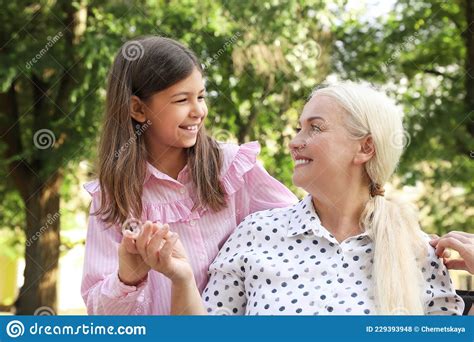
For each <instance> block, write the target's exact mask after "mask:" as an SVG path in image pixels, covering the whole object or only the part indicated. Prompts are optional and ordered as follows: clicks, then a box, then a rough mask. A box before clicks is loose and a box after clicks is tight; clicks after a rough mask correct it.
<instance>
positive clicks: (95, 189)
mask: <svg viewBox="0 0 474 342" xmlns="http://www.w3.org/2000/svg"><path fill="white" fill-rule="evenodd" d="M82 187H83V188H84V189H85V190H86V191H87V192H88V193H89V194H90V195H91V196H94V195H95V194H97V193H99V192H100V183H99V180H98V179H95V180H93V181H90V182H87V183H84V184H83V185H82Z"/></svg>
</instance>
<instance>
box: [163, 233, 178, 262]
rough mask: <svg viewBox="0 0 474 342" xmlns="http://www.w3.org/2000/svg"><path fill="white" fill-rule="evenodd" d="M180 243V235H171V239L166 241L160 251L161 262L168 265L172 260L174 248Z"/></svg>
mask: <svg viewBox="0 0 474 342" xmlns="http://www.w3.org/2000/svg"><path fill="white" fill-rule="evenodd" d="M177 241H178V234H176V233H171V236H170V237H169V239H167V240H166V242H165V244H164V245H163V248H161V250H160V251H159V253H160V254H159V256H160V262H163V263H167V262H168V260H169V259H170V258H171V254H172V253H173V248H174V246H175V245H176V242H177Z"/></svg>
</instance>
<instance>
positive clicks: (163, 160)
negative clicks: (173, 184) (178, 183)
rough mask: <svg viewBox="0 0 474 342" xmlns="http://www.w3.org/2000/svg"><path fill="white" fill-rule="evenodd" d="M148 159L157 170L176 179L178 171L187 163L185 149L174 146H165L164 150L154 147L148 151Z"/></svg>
mask: <svg viewBox="0 0 474 342" xmlns="http://www.w3.org/2000/svg"><path fill="white" fill-rule="evenodd" d="M148 161H149V163H150V164H152V165H153V166H154V167H155V168H156V169H157V170H159V171H161V172H163V173H165V174H167V175H168V176H170V177H171V178H173V179H178V175H179V173H180V172H181V170H182V169H183V168H184V167H185V166H186V163H187V155H186V150H185V149H184V148H175V147H166V149H164V150H160V149H155V150H153V151H150V152H149V154H148Z"/></svg>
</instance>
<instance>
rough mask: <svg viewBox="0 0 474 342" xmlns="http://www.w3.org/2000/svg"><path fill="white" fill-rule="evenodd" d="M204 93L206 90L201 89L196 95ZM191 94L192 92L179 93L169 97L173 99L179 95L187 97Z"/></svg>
mask: <svg viewBox="0 0 474 342" xmlns="http://www.w3.org/2000/svg"><path fill="white" fill-rule="evenodd" d="M205 91H206V88H202V89H201V90H200V91H199V93H198V94H201V93H203V92H205ZM192 93H193V92H190V91H181V92H179V93H177V94H174V95H171V97H175V96H179V95H189V94H192Z"/></svg>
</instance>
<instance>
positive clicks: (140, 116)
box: [130, 95, 146, 123]
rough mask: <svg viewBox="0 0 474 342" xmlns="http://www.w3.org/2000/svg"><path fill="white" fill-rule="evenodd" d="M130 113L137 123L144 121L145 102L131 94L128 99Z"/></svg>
mask: <svg viewBox="0 0 474 342" xmlns="http://www.w3.org/2000/svg"><path fill="white" fill-rule="evenodd" d="M130 115H131V116H132V118H134V119H135V120H136V121H138V122H139V123H144V122H145V121H146V116H145V104H144V103H143V102H142V100H140V98H139V97H138V96H135V95H132V97H131V99H130Z"/></svg>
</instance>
